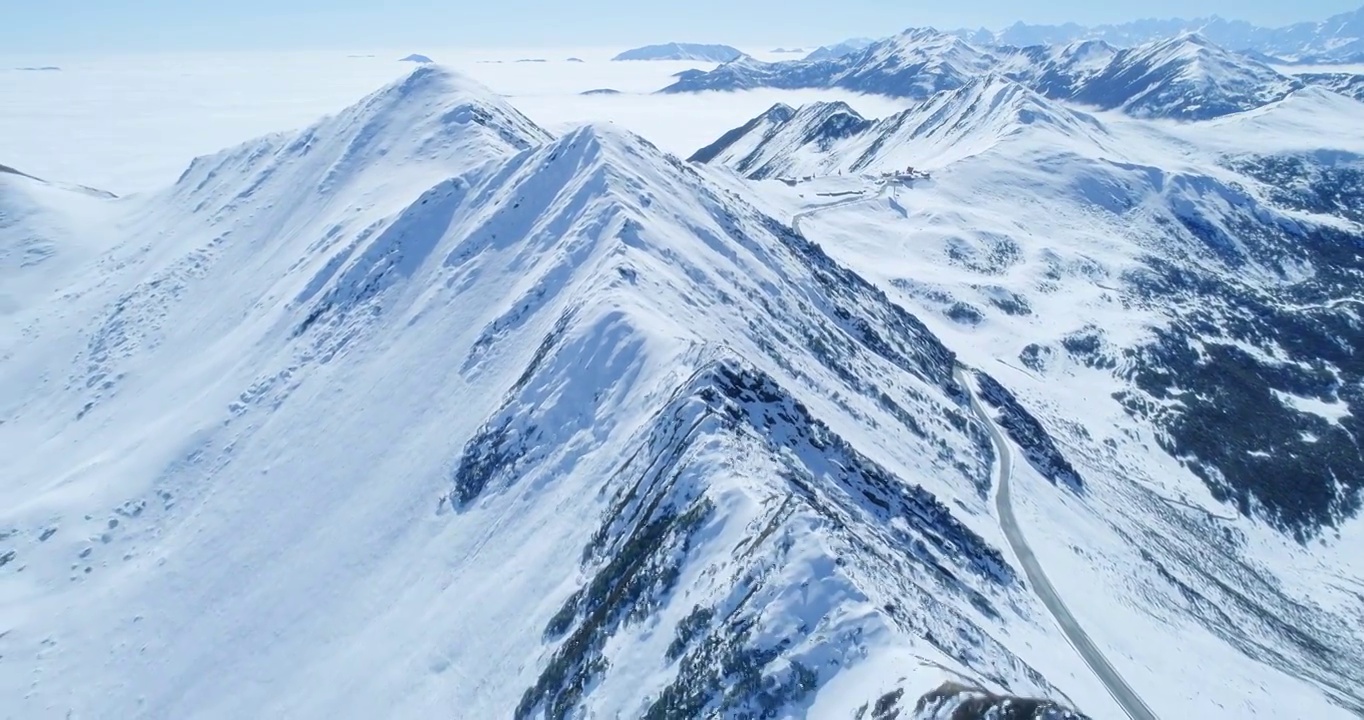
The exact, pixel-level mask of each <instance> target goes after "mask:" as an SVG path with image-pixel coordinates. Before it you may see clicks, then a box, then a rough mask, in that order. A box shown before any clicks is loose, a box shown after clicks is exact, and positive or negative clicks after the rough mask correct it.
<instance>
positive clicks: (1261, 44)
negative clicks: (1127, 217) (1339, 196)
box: [953, 7, 1364, 63]
mask: <svg viewBox="0 0 1364 720" xmlns="http://www.w3.org/2000/svg"><path fill="white" fill-rule="evenodd" d="M1185 33H1197V34H1199V35H1202V36H1203V37H1205V38H1207V39H1208V40H1210V41H1212V42H1213V43H1215V44H1217V45H1220V46H1222V47H1224V48H1227V49H1228V50H1233V51H1237V52H1245V51H1250V52H1253V53H1256V54H1257V55H1259V56H1261V60H1265V59H1282V60H1288V61H1296V62H1304V63H1308V62H1321V63H1352V62H1361V61H1364V7H1361V8H1359V9H1357V10H1353V11H1351V12H1344V13H1340V14H1337V15H1333V16H1331V17H1329V18H1326V19H1325V20H1322V21H1320V22H1315V21H1309V22H1300V23H1295V24H1293V25H1288V26H1285V27H1277V28H1268V27H1260V26H1258V25H1252V24H1251V23H1248V22H1245V21H1244V20H1227V19H1224V18H1220V17H1217V16H1216V15H1214V16H1212V17H1206V18H1194V19H1191V20H1185V19H1177V18H1176V19H1167V20H1135V21H1132V22H1127V23H1122V24H1118V25H1094V26H1084V25H1077V24H1075V23H1066V24H1064V25H1028V24H1026V23H1021V22H1020V23H1014V24H1013V25H1010V26H1009V27H1007V28H1005V29H1003V30H1001V31H999V32H993V31H990V30H985V29H980V30H957V31H955V32H954V33H953V34H954V35H957V36H959V37H961V38H963V39H965V40H966V41H968V42H971V43H975V44H978V45H980V44H984V45H1011V46H1014V47H1026V46H1029V45H1058V44H1066V43H1071V42H1076V41H1079V40H1103V41H1104V42H1107V43H1109V44H1111V45H1116V46H1118V47H1132V46H1136V45H1142V44H1145V43H1149V42H1153V41H1156V40H1160V39H1164V38H1169V37H1175V36H1178V35H1181V34H1185ZM1265 56H1267V57H1265Z"/></svg>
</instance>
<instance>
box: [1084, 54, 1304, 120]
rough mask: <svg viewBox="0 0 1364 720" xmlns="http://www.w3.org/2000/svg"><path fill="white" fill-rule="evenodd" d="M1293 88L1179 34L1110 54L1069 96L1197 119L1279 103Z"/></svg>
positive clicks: (1144, 113) (1143, 113)
mask: <svg viewBox="0 0 1364 720" xmlns="http://www.w3.org/2000/svg"><path fill="white" fill-rule="evenodd" d="M1067 69H1069V68H1067ZM1298 87H1300V83H1299V82H1298V81H1296V80H1294V79H1292V78H1290V77H1288V76H1286V75H1283V74H1281V73H1279V72H1278V71H1276V70H1274V69H1273V68H1271V67H1269V66H1267V65H1263V64H1261V63H1259V62H1256V61H1253V60H1250V59H1249V58H1246V57H1245V56H1240V55H1235V54H1233V53H1230V52H1227V51H1226V50H1223V49H1221V48H1219V47H1217V46H1215V45H1213V44H1211V43H1209V42H1208V41H1207V40H1205V39H1203V38H1201V37H1199V36H1197V35H1184V36H1180V37H1177V38H1173V39H1170V40H1167V41H1163V42H1157V43H1153V44H1150V45H1145V46H1141V47H1137V48H1133V49H1130V50H1124V51H1122V52H1119V53H1116V54H1114V55H1113V57H1112V59H1111V60H1110V61H1109V63H1108V64H1107V65H1106V66H1105V67H1104V68H1103V69H1102V70H1101V71H1099V72H1097V73H1094V74H1093V75H1090V76H1089V77H1086V78H1084V80H1083V81H1082V82H1081V83H1079V84H1078V86H1077V87H1076V88H1075V91H1074V92H1073V94H1071V95H1069V97H1070V98H1071V99H1073V100H1075V101H1077V102H1081V103H1084V104H1087V105H1094V106H1097V107H1100V108H1103V109H1113V108H1119V109H1122V110H1123V111H1125V112H1126V113H1128V114H1130V115H1132V116H1134V117H1142V118H1151V117H1162V118H1174V119H1180V120H1202V119H1207V118H1211V117H1219V116H1222V115H1228V114H1231V113H1235V112H1241V111H1244V110H1249V109H1251V108H1255V107H1260V106H1262V105H1265V104H1266V103H1270V102H1273V101H1275V100H1281V99H1283V98H1284V97H1285V96H1286V95H1288V93H1289V92H1291V91H1293V90H1294V89H1296V88H1298Z"/></svg>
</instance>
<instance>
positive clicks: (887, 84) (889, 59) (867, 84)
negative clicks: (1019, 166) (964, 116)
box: [663, 29, 1000, 98]
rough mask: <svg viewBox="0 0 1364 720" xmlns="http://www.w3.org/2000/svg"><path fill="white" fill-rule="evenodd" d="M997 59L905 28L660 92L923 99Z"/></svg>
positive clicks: (731, 67)
mask: <svg viewBox="0 0 1364 720" xmlns="http://www.w3.org/2000/svg"><path fill="white" fill-rule="evenodd" d="M999 63H1000V60H999V58H997V57H996V56H994V55H991V54H990V53H988V52H986V51H984V50H981V49H979V48H976V47H974V46H972V45H969V44H967V43H965V42H963V41H962V40H961V39H960V38H957V37H955V36H952V35H947V34H944V33H940V32H937V31H935V30H931V29H915V30H908V31H905V32H904V33H901V34H899V35H896V36H894V37H891V38H887V39H885V40H880V41H877V42H875V43H872V44H871V45H869V46H867V47H866V48H864V49H863V50H860V51H858V52H854V53H852V54H850V55H844V56H841V57H836V58H832V59H829V60H816V61H807V60H788V61H784V62H775V63H767V62H762V61H759V60H755V59H753V58H747V57H746V58H741V59H739V60H737V61H735V62H731V63H726V64H724V65H721V66H720V67H718V68H716V69H714V70H712V71H710V72H708V73H704V74H693V75H690V76H688V77H684V78H680V79H679V80H678V81H677V82H676V83H674V84H672V85H669V86H668V87H666V88H664V89H663V92H697V91H702V90H746V89H750V88H757V87H772V88H782V89H798V88H841V89H844V90H852V91H855V92H863V93H875V94H882V95H891V96H895V97H911V98H925V97H928V96H929V95H932V94H933V93H935V92H938V91H941V90H950V89H952V88H956V87H961V86H962V85H964V84H966V82H967V81H968V80H970V79H971V78H972V77H976V76H978V75H981V74H985V73H988V72H990V71H991V70H992V69H993V68H995V67H997V66H998V65H999Z"/></svg>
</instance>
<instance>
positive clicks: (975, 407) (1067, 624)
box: [791, 182, 1158, 720]
mask: <svg viewBox="0 0 1364 720" xmlns="http://www.w3.org/2000/svg"><path fill="white" fill-rule="evenodd" d="M891 186H892V183H890V182H885V183H882V184H881V187H880V189H879V190H878V191H877V192H876V193H875V194H862V195H858V196H856V197H853V198H849V199H847V200H841V201H839V202H833V203H829V204H828V205H821V206H819V207H816V208H810V209H809V210H804V211H802V212H799V213H796V215H795V216H794V217H792V218H791V228H792V229H793V230H795V231H796V232H797V233H801V234H804V233H802V232H801V227H800V225H801V221H802V220H804V219H805V218H807V217H810V216H811V215H814V214H816V213H821V212H825V211H828V210H833V209H835V208H840V207H845V206H847V205H852V204H854V203H859V202H865V201H867V200H874V199H876V198H880V197H883V196H884V195H885V194H886V193H887V192H888V191H889V190H890V188H891ZM953 373H954V375H955V376H956V378H957V382H959V383H961V384H962V387H964V388H966V389H967V391H968V392H969V393H970V397H971V409H972V411H973V412H975V414H976V416H977V417H979V418H980V421H981V422H982V423H984V424H985V428H986V429H987V430H989V432H990V440H991V442H993V443H994V446H995V452H996V453H997V454H998V455H999V481H998V483H996V484H997V486H998V491H997V492H996V493H995V511H996V513H997V514H998V515H999V526H1000V528H1001V529H1002V530H1003V531H1004V538H1005V540H1007V541H1008V543H1009V547H1011V548H1012V549H1013V552H1014V555H1015V556H1016V557H1017V558H1018V562H1019V564H1020V565H1022V566H1023V574H1024V575H1026V576H1027V578H1028V582H1029V583H1030V584H1031V585H1032V588H1033V592H1034V593H1036V594H1037V597H1038V599H1039V600H1041V601H1042V605H1043V606H1044V607H1046V609H1047V612H1049V613H1051V616H1052V619H1054V620H1055V621H1056V625H1057V627H1059V628H1060V629H1061V632H1062V633H1063V634H1064V635H1065V636H1066V639H1067V640H1069V641H1070V644H1071V646H1072V647H1074V648H1075V652H1076V653H1078V654H1079V655H1080V658H1081V659H1083V660H1084V661H1085V664H1086V665H1088V666H1089V669H1090V670H1091V671H1093V673H1094V675H1095V677H1097V678H1098V679H1099V682H1101V683H1103V685H1104V687H1105V688H1107V690H1108V693H1109V695H1112V696H1113V700H1114V701H1115V702H1116V703H1117V704H1118V706H1119V707H1121V708H1122V710H1123V712H1124V713H1126V714H1127V716H1128V717H1129V718H1131V720H1158V718H1157V717H1156V714H1155V713H1153V712H1151V708H1149V707H1147V706H1146V703H1145V702H1143V701H1142V699H1141V697H1140V696H1138V695H1137V693H1136V692H1135V691H1133V690H1132V687H1131V686H1130V685H1128V684H1127V681H1126V680H1124V679H1123V677H1122V675H1121V674H1119V673H1118V671H1117V670H1116V669H1114V667H1113V666H1112V665H1111V664H1110V663H1109V662H1108V659H1107V658H1105V657H1104V655H1103V653H1102V652H1100V650H1099V647H1098V646H1097V645H1095V644H1094V641H1093V640H1091V639H1090V637H1089V634H1088V633H1086V632H1085V631H1084V629H1083V628H1081V627H1080V623H1079V622H1077V621H1076V620H1075V616H1074V615H1072V614H1071V613H1070V609H1069V608H1067V607H1066V604H1065V603H1064V602H1062V600H1061V596H1060V594H1058V593H1057V592H1056V587H1055V586H1054V585H1052V584H1051V580H1050V579H1049V578H1048V577H1047V574H1046V572H1045V571H1043V570H1042V565H1041V563H1039V562H1038V561H1037V556H1036V555H1034V554H1033V551H1032V548H1031V547H1030V546H1029V545H1028V541H1027V538H1025V537H1023V531H1022V530H1020V529H1019V527H1018V518H1017V517H1016V516H1015V515H1014V507H1013V497H1012V496H1011V495H1010V492H1009V481H1010V480H1011V479H1012V477H1013V454H1012V453H1011V452H1010V451H1009V444H1008V442H1007V441H1006V440H1005V439H1004V433H1003V432H1001V431H1000V429H999V426H998V425H997V424H995V421H994V418H991V417H990V415H989V414H988V413H986V412H985V408H983V407H981V404H980V399H979V398H977V397H976V391H975V387H974V386H973V385H971V383H970V382H969V381H968V379H967V377H966V373H965V368H963V367H962V366H961V365H958V366H957V367H956V368H955V369H954V370H953Z"/></svg>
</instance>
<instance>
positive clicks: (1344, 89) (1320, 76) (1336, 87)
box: [1294, 73, 1364, 102]
mask: <svg viewBox="0 0 1364 720" xmlns="http://www.w3.org/2000/svg"><path fill="white" fill-rule="evenodd" d="M1294 77H1296V78H1297V79H1298V80H1300V81H1302V82H1304V83H1307V84H1308V85H1316V86H1318V87H1324V88H1326V89H1327V90H1330V91H1332V92H1337V93H1340V94H1341V95H1345V96H1346V97H1352V98H1354V99H1355V100H1359V101H1361V102H1364V75H1360V74H1356V73H1306V74H1303V75H1295V76H1294Z"/></svg>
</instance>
